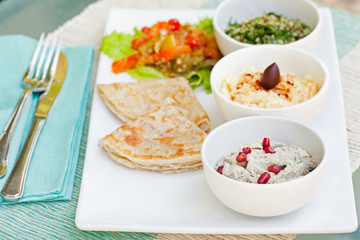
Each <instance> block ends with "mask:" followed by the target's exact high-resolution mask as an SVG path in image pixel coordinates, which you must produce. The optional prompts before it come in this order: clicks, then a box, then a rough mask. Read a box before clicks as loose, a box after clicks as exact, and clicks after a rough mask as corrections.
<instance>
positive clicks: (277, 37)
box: [213, 0, 321, 55]
mask: <svg viewBox="0 0 360 240" xmlns="http://www.w3.org/2000/svg"><path fill="white" fill-rule="evenodd" d="M213 24H214V32H215V38H216V41H217V43H218V47H219V49H220V51H221V52H222V54H224V55H226V54H228V53H230V52H233V51H234V50H237V49H240V48H244V47H249V46H254V45H266V44H276V45H287V46H292V47H298V48H302V49H305V50H312V48H313V47H314V45H315V44H316V42H317V38H318V34H319V30H320V26H321V16H320V13H319V10H318V9H317V7H316V5H315V4H314V3H313V2H311V1H310V0H292V1H283V0H252V1H247V0H226V1H224V2H222V3H221V4H220V5H219V6H218V7H217V9H216V11H215V14H214V18H213Z"/></svg>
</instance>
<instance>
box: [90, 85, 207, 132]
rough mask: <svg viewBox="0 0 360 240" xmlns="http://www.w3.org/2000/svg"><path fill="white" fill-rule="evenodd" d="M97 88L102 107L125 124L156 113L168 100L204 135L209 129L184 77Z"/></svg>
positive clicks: (205, 115)
mask: <svg viewBox="0 0 360 240" xmlns="http://www.w3.org/2000/svg"><path fill="white" fill-rule="evenodd" d="M97 89H98V92H99V95H100V97H101V99H102V100H103V102H104V103H105V105H106V106H107V107H108V108H109V109H110V110H111V111H112V112H113V113H114V114H115V115H116V116H117V117H119V118H120V119H121V120H122V121H124V122H126V123H127V122H131V121H134V120H135V119H137V118H139V117H142V116H145V115H146V114H148V113H149V112H152V111H154V110H158V109H159V108H160V107H161V106H162V105H163V103H164V101H165V100H166V98H168V97H170V98H172V99H173V100H174V101H175V102H176V104H177V105H178V106H179V107H181V108H184V109H186V110H188V114H187V117H188V118H189V119H190V120H191V121H193V122H194V123H195V124H196V125H198V126H199V127H200V128H201V129H202V130H204V131H205V132H208V131H209V130H210V120H209V117H208V115H207V114H206V112H205V110H204V109H203V108H202V106H201V105H200V103H199V101H198V100H197V98H196V96H195V94H194V92H193V90H192V89H191V87H190V86H189V83H188V81H187V80H186V79H185V78H167V79H153V80H148V81H142V82H131V83H129V82H122V83H112V84H98V85H97Z"/></svg>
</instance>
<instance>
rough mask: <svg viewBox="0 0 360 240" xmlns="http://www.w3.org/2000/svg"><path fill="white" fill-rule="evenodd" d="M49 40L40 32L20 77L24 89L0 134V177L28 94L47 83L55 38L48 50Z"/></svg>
mask: <svg viewBox="0 0 360 240" xmlns="http://www.w3.org/2000/svg"><path fill="white" fill-rule="evenodd" d="M49 41H50V36H49V35H48V36H47V37H46V40H45V34H44V33H42V34H41V36H40V38H39V42H38V44H37V46H36V48H35V51H34V54H33V56H32V59H31V61H30V64H29V67H28V69H27V71H26V73H25V75H24V77H23V79H22V86H23V88H24V91H23V92H22V94H21V96H20V99H19V100H18V103H17V105H16V107H15V109H14V111H13V113H12V115H11V117H10V119H9V120H8V122H7V124H6V126H5V129H4V131H3V133H2V134H1V136H0V178H2V177H4V176H5V174H6V172H7V168H8V159H9V149H10V146H11V142H12V138H13V135H14V132H15V129H16V125H17V123H18V120H19V118H20V116H21V114H22V112H23V110H24V106H25V105H26V103H27V102H28V100H29V99H30V96H31V95H32V93H33V92H43V91H45V90H46V86H47V85H48V82H47V81H46V75H47V73H48V71H49V69H50V63H51V59H52V57H53V54H54V49H55V44H56V39H55V38H54V39H53V41H52V46H51V48H50V49H49V50H48V45H49ZM46 55H47V57H46ZM45 58H46V61H45Z"/></svg>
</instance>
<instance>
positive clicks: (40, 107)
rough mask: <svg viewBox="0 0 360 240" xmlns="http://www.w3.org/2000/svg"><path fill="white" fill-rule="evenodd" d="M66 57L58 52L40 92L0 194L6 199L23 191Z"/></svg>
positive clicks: (60, 83)
mask: <svg viewBox="0 0 360 240" xmlns="http://www.w3.org/2000/svg"><path fill="white" fill-rule="evenodd" d="M67 65H68V63H67V58H66V55H65V54H64V53H63V52H59V57H58V63H57V66H56V71H55V73H54V74H50V76H52V77H50V79H49V84H48V89H47V90H46V91H45V92H44V93H42V94H41V96H40V98H39V102H38V104H37V107H36V110H35V113H34V118H33V120H32V123H31V128H30V131H29V133H28V136H27V138H26V141H25V143H24V146H23V147H22V149H21V152H20V154H19V156H18V159H17V161H16V164H15V166H14V168H13V170H12V172H11V174H10V176H9V178H8V179H7V181H6V183H5V185H4V187H3V189H2V191H1V195H2V196H3V198H4V199H5V200H7V201H17V200H19V199H20V198H21V197H22V196H23V193H24V186H25V180H26V175H27V170H28V167H29V163H30V160H31V157H32V153H33V151H34V149H35V146H36V143H37V140H38V138H39V135H40V132H41V130H42V128H43V126H44V124H45V121H46V118H47V116H48V114H49V112H50V109H51V107H52V105H53V103H54V102H55V99H56V97H57V96H58V94H59V92H60V90H61V87H62V85H63V82H64V79H65V76H66V72H67Z"/></svg>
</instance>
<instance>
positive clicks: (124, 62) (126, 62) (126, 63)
mask: <svg viewBox="0 0 360 240" xmlns="http://www.w3.org/2000/svg"><path fill="white" fill-rule="evenodd" d="M138 58H139V54H133V55H130V56H128V57H124V58H122V59H119V60H116V61H114V62H113V63H112V71H113V73H115V74H118V73H121V72H125V71H126V70H129V69H131V68H133V67H135V65H136V63H137V61H138Z"/></svg>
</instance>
